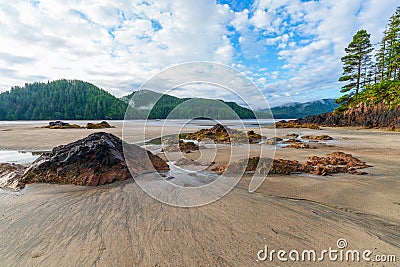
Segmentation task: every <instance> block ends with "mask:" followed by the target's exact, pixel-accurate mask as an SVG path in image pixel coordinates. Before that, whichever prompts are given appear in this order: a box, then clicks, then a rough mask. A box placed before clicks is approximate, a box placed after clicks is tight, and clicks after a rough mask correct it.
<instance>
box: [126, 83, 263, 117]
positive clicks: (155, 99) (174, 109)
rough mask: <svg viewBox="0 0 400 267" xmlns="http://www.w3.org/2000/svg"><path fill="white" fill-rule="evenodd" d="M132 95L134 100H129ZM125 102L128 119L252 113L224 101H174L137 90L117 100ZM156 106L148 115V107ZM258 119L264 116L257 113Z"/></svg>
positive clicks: (247, 115) (231, 115)
mask: <svg viewBox="0 0 400 267" xmlns="http://www.w3.org/2000/svg"><path fill="white" fill-rule="evenodd" d="M133 96H134V97H133ZM121 99H122V100H123V101H125V102H127V103H128V102H129V101H131V100H132V103H131V105H133V106H134V108H133V109H132V111H133V113H131V114H130V117H132V118H137V119H142V118H146V117H147V115H148V117H149V119H166V118H170V119H188V118H198V117H207V118H213V119H237V118H241V119H254V118H256V117H255V114H254V113H253V111H251V110H250V109H247V108H244V107H242V106H239V105H238V104H237V103H235V102H225V101H222V100H216V99H204V98H178V97H174V96H171V95H167V94H164V95H162V94H160V93H157V92H153V91H150V90H140V91H137V92H134V93H132V94H130V95H128V96H125V97H122V98H121ZM153 103H156V104H155V105H154V107H152V110H151V111H150V114H148V113H149V108H150V107H149V106H150V105H152V104H153ZM257 115H258V118H263V117H266V116H267V114H266V113H265V114H257Z"/></svg>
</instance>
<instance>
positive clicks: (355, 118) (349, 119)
mask: <svg viewBox="0 0 400 267" xmlns="http://www.w3.org/2000/svg"><path fill="white" fill-rule="evenodd" d="M293 123H295V124H317V125H323V126H359V127H360V126H361V127H366V128H389V129H392V130H394V129H400V108H399V107H397V108H394V109H391V108H390V107H389V106H388V105H385V104H384V103H379V104H376V105H366V104H365V103H360V104H358V105H357V106H356V107H352V108H349V109H348V110H346V111H344V112H330V113H324V114H320V115H315V116H309V117H306V118H305V119H298V120H295V121H293Z"/></svg>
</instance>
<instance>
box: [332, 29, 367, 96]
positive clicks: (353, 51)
mask: <svg viewBox="0 0 400 267" xmlns="http://www.w3.org/2000/svg"><path fill="white" fill-rule="evenodd" d="M370 36H371V35H370V34H368V33H367V31H366V30H359V31H358V32H357V33H356V34H355V35H354V36H353V40H352V41H351V43H350V44H349V45H348V47H346V49H345V51H346V55H345V56H344V57H342V58H341V60H342V62H343V76H342V77H340V79H339V81H341V82H347V83H346V84H345V85H344V86H343V87H342V90H341V91H340V92H342V93H347V94H345V95H344V96H342V97H341V98H340V99H339V100H338V101H337V102H338V103H343V102H347V101H348V100H349V99H351V98H352V97H353V95H357V94H358V93H359V91H360V88H363V87H365V85H366V84H368V82H369V79H368V78H369V75H368V72H367V71H364V70H367V69H368V70H369V69H370V68H371V64H372V63H371V52H372V50H373V48H372V45H371V41H370Z"/></svg>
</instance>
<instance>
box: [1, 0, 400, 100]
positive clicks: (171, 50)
mask: <svg viewBox="0 0 400 267" xmlns="http://www.w3.org/2000/svg"><path fill="white" fill-rule="evenodd" d="M397 5H399V2H398V0H351V1H350V0H314V1H313V0H310V1H307V0H254V1H248V0H243V1H240V0H232V1H228V0H218V1H212V0H162V1H161V0H159V1H152V0H144V1H142V0H137V1H136V0H120V1H114V0H113V1H111V0H25V1H23V0H14V1H7V0H0V91H6V90H9V89H10V88H11V86H16V85H19V86H22V85H24V84H25V83H30V82H47V81H48V80H56V79H79V80H85V81H88V82H91V83H93V84H95V85H97V86H99V87H101V88H103V89H104V90H107V91H109V92H110V93H112V94H113V95H115V96H117V97H120V96H123V95H126V94H128V93H130V92H132V91H133V90H137V88H139V86H140V85H141V84H142V83H143V82H145V81H146V80H147V79H149V78H150V77H152V76H153V75H156V74H157V73H159V72H160V71H163V70H164V69H165V68H169V67H172V66H176V65H179V64H182V63H186V62H193V61H210V62H215V63H220V64H225V65H227V66H229V67H232V68H234V69H237V70H238V71H240V72H242V73H244V74H246V75H247V76H248V77H249V79H250V80H251V81H253V82H254V83H255V84H256V85H257V86H258V87H259V88H260V90H261V91H262V93H263V94H264V96H265V97H266V99H267V100H268V103H269V105H270V106H276V105H280V104H284V103H290V102H306V101H312V100H318V99H323V98H337V97H339V96H340V93H339V90H340V86H341V85H340V83H339V82H338V78H339V77H340V75H341V72H342V65H341V61H340V58H341V57H342V56H343V55H344V48H345V47H346V46H347V44H348V43H349V42H350V41H351V38H352V36H353V35H354V34H355V33H356V32H357V31H358V30H360V29H366V30H367V31H368V32H369V33H370V34H371V42H372V43H373V44H377V43H378V42H379V41H380V40H381V38H382V32H383V31H384V29H385V27H386V24H387V22H388V19H389V17H390V16H391V15H392V14H393V13H394V11H395V9H396V7H397ZM188 90H189V89H188ZM190 90H193V91H192V92H190V91H189V93H193V95H196V96H200V97H202V96H203V97H210V93H209V92H208V91H207V93H206V95H202V94H201V93H202V91H203V90H197V91H196V88H195V87H191V88H190ZM217 97H218V98H223V99H224V98H229V96H228V95H226V96H225V95H224V94H219V95H218V94H217ZM228 100H229V99H228ZM254 101H255V103H254V104H255V106H257V107H259V108H262V107H263V105H264V103H263V102H262V101H261V100H257V99H256V100H254ZM257 101H259V102H257Z"/></svg>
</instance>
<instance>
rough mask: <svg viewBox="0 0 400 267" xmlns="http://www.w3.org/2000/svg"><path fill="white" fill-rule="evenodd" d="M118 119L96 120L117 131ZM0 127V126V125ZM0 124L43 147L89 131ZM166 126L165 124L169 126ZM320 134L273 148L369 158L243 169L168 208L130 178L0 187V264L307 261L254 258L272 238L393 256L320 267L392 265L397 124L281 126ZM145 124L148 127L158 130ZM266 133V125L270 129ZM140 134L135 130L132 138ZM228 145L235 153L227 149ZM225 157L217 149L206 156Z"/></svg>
mask: <svg viewBox="0 0 400 267" xmlns="http://www.w3.org/2000/svg"><path fill="white" fill-rule="evenodd" d="M121 126H122V125H117V128H115V129H106V131H109V132H112V133H114V134H116V135H118V136H121ZM4 127H6V128H7V129H11V130H10V131H1V130H2V129H3V128H4ZM34 127H35V126H32V125H29V126H26V125H12V126H1V127H0V140H1V141H0V147H2V148H7V149H35V150H46V149H49V148H51V147H53V146H55V145H60V144H65V143H68V142H70V141H75V140H76V139H78V138H81V137H85V136H87V135H88V134H89V133H91V132H92V130H84V129H83V130H49V129H39V128H34ZM174 130H175V131H176V129H172V128H171V129H167V132H170V133H173V132H174ZM293 132H294V133H299V134H328V135H330V136H333V137H334V141H332V142H328V143H327V145H325V146H323V147H322V148H320V149H310V150H308V149H307V150H306V149H303V150H297V149H278V150H277V151H276V157H278V158H285V159H298V160H300V161H304V160H305V159H306V157H307V156H309V155H319V156H323V155H325V154H326V153H329V152H333V151H343V152H346V153H350V154H353V155H354V156H356V157H359V158H360V159H361V160H363V161H366V162H367V163H368V164H370V165H373V167H371V168H368V169H366V171H367V172H368V173H369V175H366V176H357V175H347V174H340V175H334V176H328V177H317V176H312V175H290V176H279V175H273V176H269V177H268V178H267V180H266V181H265V182H264V184H263V185H262V186H261V187H260V188H259V189H258V190H257V191H256V192H255V193H252V194H250V193H249V192H248V183H249V177H248V176H246V177H244V178H243V179H242V181H241V182H240V183H239V185H238V186H237V187H236V188H235V189H234V190H233V191H232V192H230V193H229V194H228V195H227V196H225V197H223V198H222V199H221V200H219V201H217V202H215V203H212V204H209V205H206V206H203V207H199V208H176V207H171V206H168V205H165V204H162V203H160V202H158V201H156V200H154V199H152V198H151V197H149V196H148V195H146V194H145V193H144V192H143V191H142V190H141V189H140V188H139V187H138V186H137V185H136V184H135V183H134V182H133V181H124V182H120V183H116V184H112V185H107V186H102V187H97V188H88V187H77V186H59V185H45V184H34V185H29V186H28V187H27V188H25V189H24V190H22V191H20V192H16V193H15V192H5V191H1V192H0V237H1V238H0V259H1V260H2V261H1V264H0V265H3V266H55V265H56V266H88V265H90V266H315V265H316V263H307V262H297V263H295V262H291V261H289V262H286V263H282V262H279V261H277V260H274V261H273V262H269V261H267V262H257V252H258V251H259V250H261V249H263V248H264V246H265V245H267V246H268V248H270V249H275V250H279V249H285V250H287V251H289V250H291V249H297V250H303V249H315V250H317V251H320V250H323V249H329V247H332V248H334V249H335V248H337V247H336V241H337V240H338V239H339V238H345V239H346V240H347V242H348V249H359V250H365V249H369V250H371V251H372V252H373V253H374V254H373V255H375V254H394V255H397V260H398V262H397V263H385V264H382V263H365V262H361V263H343V262H336V263H335V262H331V261H324V262H318V263H317V264H318V266H344V265H346V266H396V265H398V263H399V260H400V219H399V218H400V194H399V193H400V167H399V166H400V159H399V158H398V155H400V142H399V141H400V134H399V133H394V132H386V131H381V130H364V129H356V128H325V129H324V130H322V131H315V130H308V129H304V130H303V129H282V130H278V136H284V135H286V134H287V133H293ZM158 133H159V129H158V128H157V127H154V129H153V130H152V131H151V133H150V135H154V137H156V136H157V134H158ZM271 133H272V132H271ZM138 141H140V140H138ZM236 156H237V155H236ZM225 160H226V159H225V158H224V157H223V156H219V157H218V158H216V159H215V161H216V164H223V162H224V161H225Z"/></svg>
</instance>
